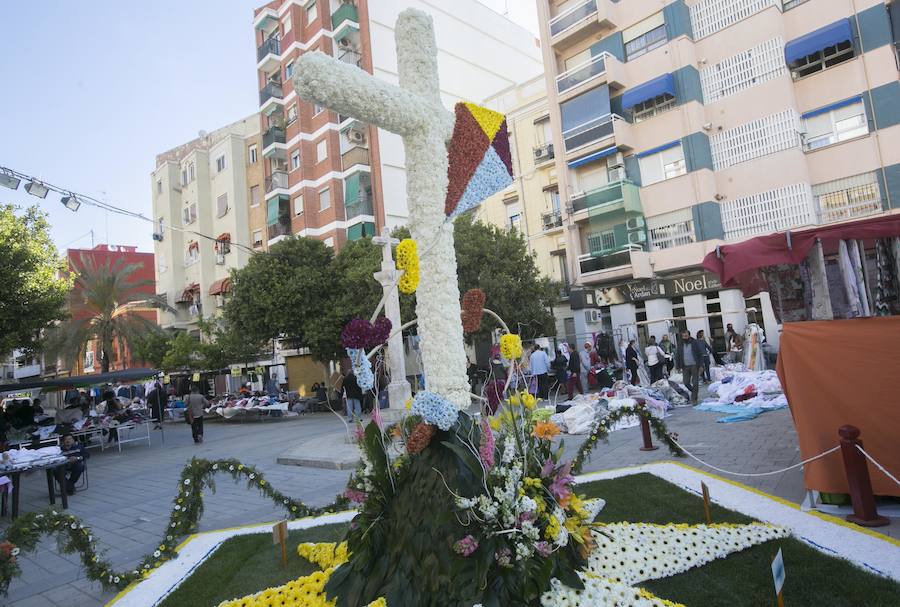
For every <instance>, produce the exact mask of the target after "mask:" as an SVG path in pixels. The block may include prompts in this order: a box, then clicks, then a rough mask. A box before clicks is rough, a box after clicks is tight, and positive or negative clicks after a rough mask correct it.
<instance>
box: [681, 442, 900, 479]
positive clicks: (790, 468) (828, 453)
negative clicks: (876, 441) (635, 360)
mask: <svg viewBox="0 0 900 607" xmlns="http://www.w3.org/2000/svg"><path fill="white" fill-rule="evenodd" d="M670 438H671V437H670ZM672 442H673V443H675V444H676V445H677V446H678V448H679V449H681V450H682V451H684V452H685V454H687V455H688V456H689V457H691V458H693V459H695V460H697V461H698V462H700V463H701V464H703V465H704V466H706V467H707V468H712V469H713V470H715V471H716V472H721V473H722V474H730V475H732V476H746V477H758V476H772V475H775V474H781V473H782V472H787V471H788V470H793V469H794V468H799V467H800V466H804V465H806V464H808V463H810V462H813V461H815V460H817V459H821V458H823V457H825V456H826V455H831V454H832V453H834V452H835V451H837V450H838V449H840V448H841V446H840V445H835V446H834V447H832V448H831V449H829V450H828V451H823V452H822V453H820V454H818V455H814V456H813V457H811V458H809V459H805V460H803V461H802V462H800V463H798V464H794V465H793V466H788V467H787V468H782V469H780V470H773V471H772V472H752V473H750V472H732V471H731V470H723V469H722V468H717V467H716V466H713V465H712V464H707V463H706V462H704V461H703V460H702V459H700V458H699V457H697V456H696V455H694V454H693V453H691V452H690V451H688V450H687V449H685V448H684V447H683V446H681V445H679V444H678V442H677V441H676V440H675V439H674V438H673V439H672ZM894 480H896V479H894Z"/></svg>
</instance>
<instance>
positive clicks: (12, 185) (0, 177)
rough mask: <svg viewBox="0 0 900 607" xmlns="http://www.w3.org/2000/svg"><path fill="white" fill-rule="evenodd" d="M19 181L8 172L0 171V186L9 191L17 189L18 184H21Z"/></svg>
mask: <svg viewBox="0 0 900 607" xmlns="http://www.w3.org/2000/svg"><path fill="white" fill-rule="evenodd" d="M21 181H22V180H21V179H19V178H18V177H16V176H15V175H13V174H12V173H11V172H10V171H7V170H5V169H4V170H0V185H4V186H6V187H8V188H9V189H10V190H16V189H18V188H19V183H21Z"/></svg>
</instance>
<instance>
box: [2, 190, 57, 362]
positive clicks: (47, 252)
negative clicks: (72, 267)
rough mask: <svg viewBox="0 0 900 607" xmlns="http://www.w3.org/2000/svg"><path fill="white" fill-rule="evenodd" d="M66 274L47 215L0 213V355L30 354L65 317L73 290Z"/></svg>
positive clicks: (7, 208) (6, 209) (9, 210)
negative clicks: (23, 351) (26, 350)
mask: <svg viewBox="0 0 900 607" xmlns="http://www.w3.org/2000/svg"><path fill="white" fill-rule="evenodd" d="M64 270H65V264H64V262H63V261H62V260H61V259H60V257H59V255H58V254H57V252H56V247H55V246H53V242H52V241H51V239H50V228H49V224H48V223H47V219H46V215H45V214H43V213H41V212H40V211H39V210H38V209H37V207H29V208H28V209H26V210H25V212H24V213H21V214H20V215H18V216H17V215H16V213H15V207H13V206H12V205H5V206H2V207H0V284H2V285H3V288H2V290H0V352H9V351H10V350H12V349H13V348H33V347H34V346H35V345H36V342H37V340H38V338H39V336H40V333H41V330H42V329H46V328H48V327H49V326H50V325H51V323H53V322H54V321H55V320H58V319H60V318H62V317H63V316H64V308H63V306H64V304H65V302H66V293H68V291H69V288H70V287H71V280H70V279H69V278H66V277H65V275H64V272H63V271H64Z"/></svg>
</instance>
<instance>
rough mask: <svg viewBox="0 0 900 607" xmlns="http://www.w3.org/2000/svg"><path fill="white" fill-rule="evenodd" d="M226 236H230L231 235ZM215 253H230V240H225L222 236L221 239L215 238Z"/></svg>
mask: <svg viewBox="0 0 900 607" xmlns="http://www.w3.org/2000/svg"><path fill="white" fill-rule="evenodd" d="M228 238H231V236H229V237H228ZM216 253H219V254H220V255H227V254H229V253H231V240H226V239H224V238H223V239H222V240H216Z"/></svg>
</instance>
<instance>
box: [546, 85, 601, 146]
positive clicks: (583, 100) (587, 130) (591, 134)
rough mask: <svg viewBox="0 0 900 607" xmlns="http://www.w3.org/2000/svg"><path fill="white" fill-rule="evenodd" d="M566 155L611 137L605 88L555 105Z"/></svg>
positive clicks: (593, 90)
mask: <svg viewBox="0 0 900 607" xmlns="http://www.w3.org/2000/svg"><path fill="white" fill-rule="evenodd" d="M559 109H560V113H561V114H562V135H563V141H564V143H565V147H566V151H572V150H574V149H576V148H579V147H581V146H584V145H588V144H589V143H593V142H595V141H599V140H601V139H605V138H607V137H611V136H612V135H613V124H612V116H611V115H610V111H609V87H608V86H607V85H605V84H603V85H600V86H598V87H595V88H592V89H591V90H589V91H587V92H585V93H582V94H580V95H578V96H577V97H573V98H572V99H569V100H568V101H565V102H563V103H561V104H560V105H559Z"/></svg>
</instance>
